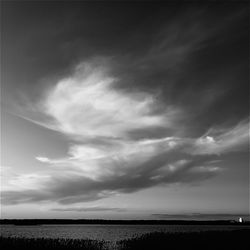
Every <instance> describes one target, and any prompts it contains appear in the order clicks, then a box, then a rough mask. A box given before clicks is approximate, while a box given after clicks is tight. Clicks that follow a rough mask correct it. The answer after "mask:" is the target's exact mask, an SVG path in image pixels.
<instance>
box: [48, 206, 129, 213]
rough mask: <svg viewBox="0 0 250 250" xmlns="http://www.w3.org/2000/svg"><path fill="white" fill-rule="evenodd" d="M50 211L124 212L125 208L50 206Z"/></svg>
mask: <svg viewBox="0 0 250 250" xmlns="http://www.w3.org/2000/svg"><path fill="white" fill-rule="evenodd" d="M51 210H52V211H57V212H109V211H111V212H124V211H126V209H125V208H117V207H97V206H95V207H67V208H52V209H51Z"/></svg>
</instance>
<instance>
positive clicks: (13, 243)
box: [0, 237, 109, 250]
mask: <svg viewBox="0 0 250 250" xmlns="http://www.w3.org/2000/svg"><path fill="white" fill-rule="evenodd" d="M107 244H108V242H105V241H103V240H90V239H84V240H82V239H47V238H37V239H33V238H31V239H30V238H17V237H16V238H14V237H6V238H5V237H0V246H1V249H2V250H16V249H18V250H21V249H24V250H52V249H53V250H59V249H60V250H64V249H65V250H66V249H67V250H68V249H72V250H80V249H81V250H106V249H109V248H108V246H107Z"/></svg>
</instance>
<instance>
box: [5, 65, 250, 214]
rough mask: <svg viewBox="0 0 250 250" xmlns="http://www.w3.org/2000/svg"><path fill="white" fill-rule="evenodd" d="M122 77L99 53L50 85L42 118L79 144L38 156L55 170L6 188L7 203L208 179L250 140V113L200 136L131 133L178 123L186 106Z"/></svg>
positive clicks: (88, 197) (86, 197) (76, 199)
mask: <svg viewBox="0 0 250 250" xmlns="http://www.w3.org/2000/svg"><path fill="white" fill-rule="evenodd" d="M102 63H103V61H102ZM107 64H108V63H107ZM118 83H119V79H118V78H117V77H114V76H112V72H111V69H109V67H108V65H104V66H103V65H100V63H98V62H96V61H95V60H94V61H91V62H88V63H86V62H84V63H81V64H79V65H78V66H77V67H76V68H75V70H74V71H73V73H72V75H70V76H69V77H67V78H63V79H61V80H59V81H58V82H57V83H56V84H55V85H53V86H52V87H51V88H49V89H48V90H47V92H45V94H44V97H43V98H42V100H41V101H40V102H39V103H38V104H37V106H36V109H38V110H39V112H40V113H42V114H43V116H45V117H46V122H44V120H43V122H41V121H40V120H35V121H34V122H36V123H39V124H40V125H42V126H45V127H47V128H50V129H53V130H56V131H58V132H61V133H62V134H65V135H67V136H68V137H69V138H70V139H71V140H72V141H73V143H72V144H71V146H70V147H69V150H68V154H67V155H66V156H65V157H63V158H59V159H49V158H47V157H46V156H37V157H36V159H37V160H38V161H40V162H42V163H44V164H46V165H49V166H50V168H49V170H47V171H43V172H42V173H37V174H32V175H30V174H28V175H24V174H21V175H19V176H16V177H15V178H13V179H12V180H11V181H10V182H9V188H8V189H7V190H5V191H4V192H2V202H3V204H8V205H13V204H18V203H33V202H56V203H59V204H65V205H66V204H73V203H80V202H89V201H95V200H98V199H103V198H106V197H109V196H115V195H116V194H119V193H132V192H136V191H139V190H142V189H145V188H150V187H153V186H157V185H170V184H173V183H178V184H189V183H194V182H196V183H197V182H198V183H200V182H201V181H204V180H206V179H208V178H211V177H213V176H215V175H217V174H218V173H220V172H221V168H220V166H219V162H218V161H217V162H216V161H214V160H216V155H218V154H226V153H229V152H235V151H240V150H243V149H245V148H246V146H247V145H248V144H247V143H248V128H249V122H248V120H244V121H242V122H240V123H239V124H237V125H236V126H235V127H233V128H220V129H210V130H209V131H208V132H207V133H206V134H204V135H203V136H201V137H199V138H190V137H188V136H183V137H177V136H174V135H173V136H165V134H159V135H158V137H159V138H145V137H138V138H137V137H131V133H133V132H134V133H135V132H136V131H138V130H141V131H142V130H144V131H147V129H150V130H151V131H158V130H161V129H162V128H164V129H165V128H169V129H171V130H172V131H176V130H178V128H179V127H178V124H177V123H176V122H177V121H178V119H179V118H180V114H182V110H181V108H180V107H176V106H173V105H170V106H168V105H163V104H162V103H160V101H159V100H157V95H154V94H152V93H151V94H150V93H146V92H143V91H139V90H136V91H131V90H130V91H129V90H128V89H122V88H119V84H118ZM31 120H32V119H31ZM173 134H174V133H173ZM80 210H81V209H80Z"/></svg>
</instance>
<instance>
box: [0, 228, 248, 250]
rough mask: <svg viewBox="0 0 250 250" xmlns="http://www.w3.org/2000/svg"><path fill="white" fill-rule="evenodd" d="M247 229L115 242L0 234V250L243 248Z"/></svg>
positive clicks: (142, 237) (246, 237)
mask: <svg viewBox="0 0 250 250" xmlns="http://www.w3.org/2000/svg"><path fill="white" fill-rule="evenodd" d="M249 235H250V229H241V230H233V231H207V232H189V233H163V232H154V233H149V234H145V235H142V236H139V237H135V238H131V239H126V240H121V241H118V242H116V243H115V244H114V243H112V242H108V241H102V240H89V239H81V240H80V239H46V238H39V239H27V238H13V237H9V238H5V237H0V246H1V249H2V250H15V249H18V250H19V249H24V250H33V249H35V250H42V249H43V250H44V249H46V250H59V249H60V250H64V249H72V250H78V249H81V250H108V249H109V250H111V249H112V250H114V249H119V250H147V249H153V250H163V249H164V250H165V249H170V250H171V249H186V248H188V249H193V250H196V249H197V250H198V249H201V250H208V249H227V250H228V249H237V250H243V249H247V245H248V237H249Z"/></svg>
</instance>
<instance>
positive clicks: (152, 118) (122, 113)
mask: <svg viewBox="0 0 250 250" xmlns="http://www.w3.org/2000/svg"><path fill="white" fill-rule="evenodd" d="M96 64H97V63H96V62H95V61H94V62H88V63H81V64H80V65H78V66H77V67H76V68H75V71H74V73H73V75H72V76H70V77H68V78H64V79H62V80H60V81H59V82H58V83H57V84H56V85H55V86H54V87H52V88H51V89H50V90H49V91H48V92H47V93H46V97H45V98H44V99H43V100H42V103H41V108H42V110H44V113H45V114H46V115H47V116H48V117H51V124H49V127H53V128H54V129H55V130H57V131H61V132H62V133H65V134H69V135H71V136H72V135H73V136H78V137H96V136H98V137H101V136H102V137H111V138H120V137H125V136H126V134H127V133H128V132H129V131H131V130H135V129H139V128H140V129H141V128H150V127H168V126H171V124H172V123H173V119H174V116H175V114H176V113H177V110H175V109H174V108H171V109H170V108H169V109H167V108H166V109H165V110H164V112H162V113H160V114H158V113H157V106H158V105H159V104H158V103H157V99H156V98H155V97H154V96H152V95H149V94H147V93H143V92H126V93H124V92H122V91H121V90H119V89H117V88H116V86H117V82H118V79H117V78H115V77H112V76H110V75H109V73H108V70H109V69H108V66H100V65H96Z"/></svg>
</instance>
